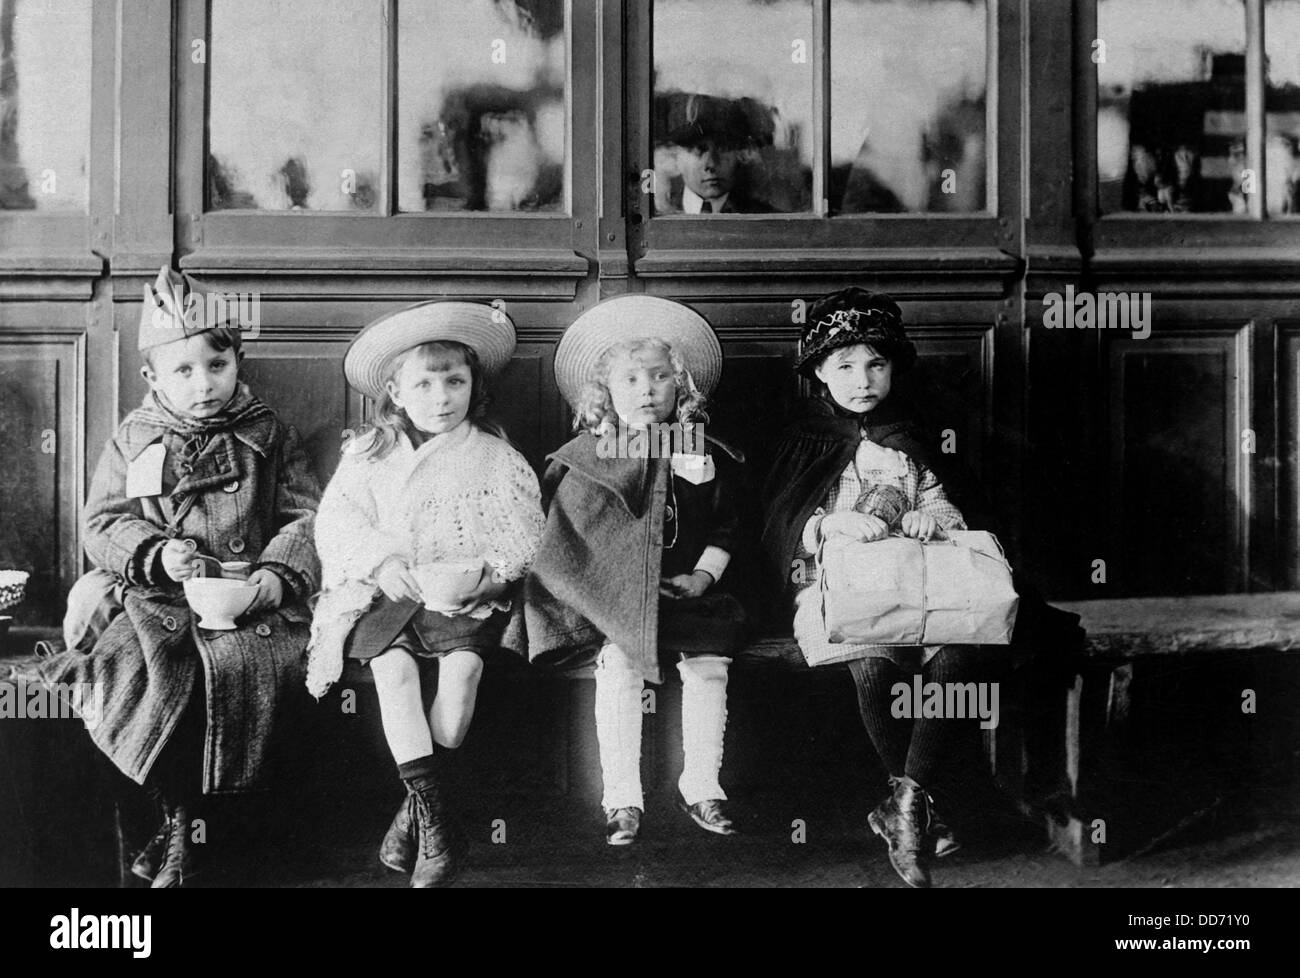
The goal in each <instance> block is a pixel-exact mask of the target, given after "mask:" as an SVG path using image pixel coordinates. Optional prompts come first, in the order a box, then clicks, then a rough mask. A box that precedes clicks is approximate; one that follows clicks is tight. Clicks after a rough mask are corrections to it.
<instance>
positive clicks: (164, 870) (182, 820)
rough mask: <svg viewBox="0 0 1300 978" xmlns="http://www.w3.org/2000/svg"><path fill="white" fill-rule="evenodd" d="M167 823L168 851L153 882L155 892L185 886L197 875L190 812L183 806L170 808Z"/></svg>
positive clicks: (164, 854)
mask: <svg viewBox="0 0 1300 978" xmlns="http://www.w3.org/2000/svg"><path fill="white" fill-rule="evenodd" d="M167 821H168V823H169V825H168V830H167V843H166V849H165V851H164V853H163V859H162V865H161V866H159V867H158V875H157V876H155V877H154V880H153V889H155V890H163V889H172V888H174V887H182V886H185V885H187V884H188V883H189V881H190V880H191V879H193V877H194V875H195V872H194V850H193V848H192V847H191V845H190V815H189V811H188V810H187V809H186V807H185V806H184V805H183V804H182V805H172V806H169V808H168V814H167Z"/></svg>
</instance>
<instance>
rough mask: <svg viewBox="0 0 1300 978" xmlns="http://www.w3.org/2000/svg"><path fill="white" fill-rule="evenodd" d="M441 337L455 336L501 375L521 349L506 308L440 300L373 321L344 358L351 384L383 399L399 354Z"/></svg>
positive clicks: (487, 368) (486, 369) (490, 370)
mask: <svg viewBox="0 0 1300 978" xmlns="http://www.w3.org/2000/svg"><path fill="white" fill-rule="evenodd" d="M435 340H444V341H445V340H454V341H455V342H458V343H464V344H465V345H466V346H468V347H471V348H473V350H474V352H475V353H477V354H478V358H479V363H480V365H481V366H482V368H483V371H484V372H485V373H488V374H492V373H497V372H498V371H500V370H502V369H504V368H505V366H506V365H507V364H508V363H509V362H510V358H511V356H513V355H514V352H515V324H514V322H513V321H512V320H511V319H510V317H509V316H508V315H507V314H506V312H505V310H503V309H498V308H494V307H492V306H489V305H486V304H484V303H482V302H466V301H462V300H456V299H435V300H433V301H431V302H421V303H417V304H416V305H413V306H407V307H406V308H405V309H399V310H397V311H396V312H391V313H387V314H385V315H383V316H381V317H379V318H378V319H376V320H375V321H374V322H372V323H370V324H369V325H368V326H366V327H365V329H363V330H362V331H361V332H360V333H358V334H357V336H356V338H355V339H354V340H353V341H352V343H351V345H349V346H348V351H347V353H345V354H344V356H343V374H344V376H345V377H346V378H347V382H348V383H349V384H350V385H351V386H352V387H354V388H355V389H356V390H358V391H360V392H361V393H362V394H364V395H366V396H367V397H370V398H373V399H375V400H378V399H379V398H380V397H382V396H383V394H384V381H385V380H386V379H387V372H388V369H389V366H390V365H391V363H392V361H393V358H394V357H396V356H398V355H399V354H401V353H403V352H405V351H406V350H409V349H411V348H412V347H416V346H419V345H420V344H422V343H431V342H433V341H435Z"/></svg>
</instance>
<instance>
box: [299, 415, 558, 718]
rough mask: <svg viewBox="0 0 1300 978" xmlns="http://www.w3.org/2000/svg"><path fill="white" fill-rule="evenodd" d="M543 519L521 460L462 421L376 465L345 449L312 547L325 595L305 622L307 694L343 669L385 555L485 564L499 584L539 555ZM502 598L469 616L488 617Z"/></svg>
mask: <svg viewBox="0 0 1300 978" xmlns="http://www.w3.org/2000/svg"><path fill="white" fill-rule="evenodd" d="M543 525H544V518H543V516H542V507H541V494H540V491H539V489H538V484H537V476H536V474H535V473H534V472H533V470H532V468H531V467H530V466H529V464H528V462H527V461H526V460H525V459H524V457H523V456H522V455H521V454H519V452H517V451H516V450H515V449H513V448H511V447H510V446H509V445H508V444H506V443H505V442H504V441H502V440H501V439H500V438H497V437H495V436H493V435H490V434H487V433H486V432H484V431H481V430H480V429H479V428H477V427H475V426H473V425H472V424H470V423H468V422H465V423H463V424H462V425H460V426H459V427H457V428H456V429H454V430H453V431H449V432H447V433H445V434H442V435H436V436H434V437H432V438H430V439H429V440H428V441H426V442H425V443H424V444H422V445H420V447H419V448H416V447H414V446H413V445H412V444H411V442H410V440H409V439H408V438H407V437H406V436H405V435H402V436H401V438H400V440H399V442H398V444H397V447H396V448H394V449H393V451H392V452H390V453H389V454H388V455H387V456H385V457H384V458H382V459H373V458H365V457H363V456H362V455H361V454H360V453H359V452H358V451H357V450H356V448H355V443H351V444H349V446H348V448H347V449H345V451H344V454H343V457H342V459H341V460H340V462H339V467H338V470H337V471H336V472H335V473H334V477H333V478H332V479H331V480H330V483H329V486H328V487H327V488H326V489H325V494H324V495H323V496H322V498H321V505H320V510H319V512H318V514H317V518H316V548H317V551H318V553H319V554H320V559H321V583H322V588H323V590H322V593H321V595H320V599H319V601H318V602H317V604H316V611H315V617H314V618H313V621H312V631H311V644H310V646H309V649H308V651H309V657H308V665H307V688H308V689H309V690H310V691H311V693H312V695H314V696H316V697H318V698H319V697H320V696H322V695H324V693H325V691H326V690H327V689H328V688H329V686H330V685H331V684H332V683H334V682H335V681H336V680H337V679H338V677H339V675H340V674H341V673H342V669H343V644H344V642H345V640H346V639H347V636H348V633H349V632H350V631H351V630H352V626H353V625H354V624H355V623H356V621H357V619H358V618H360V617H361V615H362V613H364V612H365V610H366V609H367V608H368V607H369V606H370V604H371V602H372V601H373V600H374V599H375V598H376V597H378V595H379V594H380V590H379V586H378V584H376V583H375V577H374V574H375V571H376V570H377V569H378V568H379V565H380V564H382V563H383V562H384V561H385V560H386V559H387V558H388V557H391V556H398V557H401V558H403V559H404V560H405V561H406V562H407V563H408V564H409V565H410V566H413V567H414V566H418V565H420V564H426V563H430V562H432V561H437V560H454V559H460V558H470V559H477V558H482V559H483V560H484V561H486V562H487V563H488V564H489V565H490V566H491V568H492V569H493V570H494V571H496V573H497V575H498V577H499V578H501V579H502V580H504V581H506V582H511V581H516V580H518V579H519V578H520V577H522V576H523V574H524V572H525V571H526V570H527V569H528V567H529V565H530V564H531V563H532V561H533V557H534V556H535V555H536V553H537V547H538V543H539V542H540V540H541V535H542V527H543ZM509 608H510V602H509V601H508V600H498V601H494V602H491V603H490V604H485V605H484V606H482V607H480V608H478V609H476V610H475V611H474V612H471V615H472V616H473V617H475V618H486V617H488V616H489V615H490V614H492V612H493V611H494V610H503V611H507V610H509Z"/></svg>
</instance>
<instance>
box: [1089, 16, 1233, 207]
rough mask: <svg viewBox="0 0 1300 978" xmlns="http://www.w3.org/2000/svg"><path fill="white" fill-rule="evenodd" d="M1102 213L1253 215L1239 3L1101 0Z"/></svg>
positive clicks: (1096, 56)
mask: <svg viewBox="0 0 1300 978" xmlns="http://www.w3.org/2000/svg"><path fill="white" fill-rule="evenodd" d="M1093 60H1094V62H1096V64H1097V83H1098V101H1097V179H1098V194H1099V197H1098V199H1099V203H1100V206H1101V210H1102V212H1103V213H1113V212H1122V211H1135V212H1141V213H1146V214H1178V213H1221V214H1226V215H1241V216H1246V214H1247V212H1248V207H1247V203H1246V197H1245V193H1244V192H1243V191H1247V192H1248V191H1249V186H1248V185H1244V184H1243V171H1244V170H1245V169H1246V114H1245V107H1246V85H1245V72H1246V19H1245V12H1244V9H1243V6H1242V3H1241V0H1098V4H1097V39H1096V41H1095V42H1094V44H1093Z"/></svg>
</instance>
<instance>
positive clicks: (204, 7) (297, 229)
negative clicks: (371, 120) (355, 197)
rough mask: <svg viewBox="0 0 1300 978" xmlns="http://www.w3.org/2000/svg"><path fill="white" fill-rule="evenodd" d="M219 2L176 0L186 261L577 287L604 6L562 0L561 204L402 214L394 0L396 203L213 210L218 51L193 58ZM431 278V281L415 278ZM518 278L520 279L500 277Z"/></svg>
mask: <svg viewBox="0 0 1300 978" xmlns="http://www.w3.org/2000/svg"><path fill="white" fill-rule="evenodd" d="M212 2H213V0H178V7H177V25H176V32H175V44H174V65H175V73H176V74H175V91H176V120H175V133H176V138H175V174H176V190H175V194H176V201H175V203H176V206H175V222H176V228H175V235H176V248H177V251H178V252H179V253H180V255H181V258H180V265H181V267H182V268H185V269H189V270H192V271H196V272H211V273H215V274H220V275H223V276H239V275H245V276H255V277H256V276H265V275H275V276H277V277H278V276H283V275H287V276H291V277H292V276H308V277H310V278H311V279H312V284H311V286H310V288H311V289H312V291H313V292H316V291H324V292H333V291H350V290H352V291H354V290H355V286H349V285H346V284H345V283H343V282H336V279H337V277H338V276H342V277H344V278H346V277H348V276H350V275H367V274H369V275H371V276H383V278H384V280H385V282H387V283H388V284H389V286H390V287H389V288H386V289H385V291H390V292H391V291H398V292H401V291H403V290H406V291H413V292H419V291H421V290H423V291H426V292H427V291H428V286H427V281H428V279H429V277H430V276H432V277H436V278H439V279H441V280H442V281H441V282H440V286H439V290H442V289H444V288H445V289H447V290H450V291H455V292H457V293H458V294H476V295H488V294H492V295H495V294H498V293H500V292H502V291H504V292H508V293H512V294H514V293H523V294H537V295H555V296H558V297H565V296H572V295H573V294H574V292H575V289H576V282H577V280H578V279H581V278H582V277H584V276H585V275H586V274H587V271H588V268H589V264H590V262H589V257H590V256H591V255H592V254H593V253H594V251H595V244H596V242H595V214H594V210H595V207H594V203H595V200H596V193H597V179H596V175H597V171H596V166H595V161H592V160H587V159H585V158H581V157H580V154H578V153H576V152H575V148H580V147H582V146H584V145H588V144H590V143H591V142H592V141H594V140H595V139H596V138H597V134H596V131H595V125H596V90H597V87H598V81H599V75H598V65H599V58H598V57H596V53H595V50H596V47H597V43H598V40H599V38H598V34H597V17H596V12H595V11H594V10H592V9H591V6H590V5H588V4H582V3H574V2H573V0H565V7H566V17H567V20H566V23H567V28H566V43H567V45H568V51H567V68H566V71H567V77H566V84H567V86H568V122H567V125H568V132H567V134H566V139H567V143H568V146H567V160H566V175H565V192H566V196H567V198H568V211H567V212H561V213H537V214H518V213H516V214H500V213H492V214H489V213H465V214H449V213H447V212H436V213H426V212H418V213H400V212H397V211H396V199H395V195H394V194H393V192H392V191H393V187H394V183H393V179H394V174H395V166H396V162H395V157H396V142H397V133H396V128H395V124H394V116H395V112H394V109H395V106H396V102H395V99H396V97H397V71H396V60H395V56H394V55H395V49H396V43H397V40H396V38H397V30H398V29H399V27H398V25H399V24H400V21H399V20H398V16H399V5H398V2H397V0H376V2H378V3H380V4H381V7H382V10H383V14H384V19H386V21H387V23H388V24H389V25H390V26H389V28H388V33H387V35H386V43H385V46H384V55H383V62H382V64H381V65H380V66H377V69H378V70H379V71H381V72H382V77H383V82H382V87H381V90H382V93H383V99H384V102H383V112H384V127H383V129H384V132H383V133H382V134H381V138H382V140H383V147H382V149H381V177H380V182H381V185H382V186H383V188H384V189H383V190H382V191H381V194H380V198H381V201H380V206H381V207H382V206H383V203H384V201H385V200H387V202H388V207H387V210H388V213H376V212H370V213H356V214H344V213H339V212H321V213H318V214H303V213H297V212H287V211H283V212H282V211H253V210H233V209H232V210H228V209H221V210H208V209H206V208H207V200H206V180H207V169H206V168H207V155H208V131H207V130H208V127H207V108H208V104H209V99H210V97H211V91H210V84H211V70H210V62H211V59H210V57H209V58H208V59H206V62H205V63H204V64H202V65H195V64H193V63H192V62H191V58H190V43H191V41H190V39H191V38H198V37H202V38H205V39H206V40H207V41H208V42H209V44H208V51H209V53H210V51H211V43H210V42H211V9H212V6H211V5H212ZM419 279H423V280H424V281H425V283H426V284H424V285H421V284H420V282H419V281H418V280H419ZM502 279H510V280H512V281H511V282H508V283H507V282H499V281H494V280H502Z"/></svg>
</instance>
